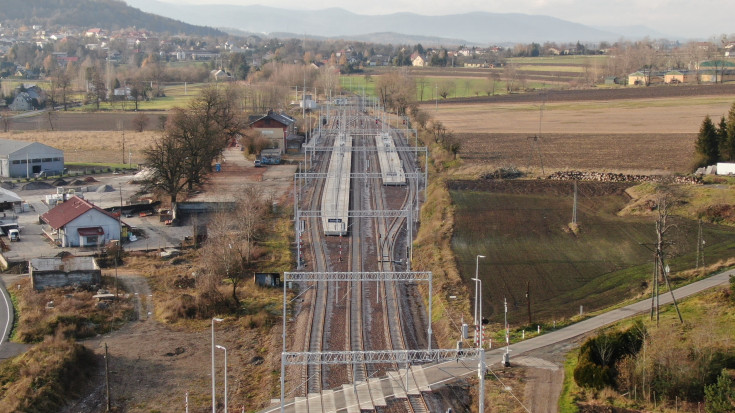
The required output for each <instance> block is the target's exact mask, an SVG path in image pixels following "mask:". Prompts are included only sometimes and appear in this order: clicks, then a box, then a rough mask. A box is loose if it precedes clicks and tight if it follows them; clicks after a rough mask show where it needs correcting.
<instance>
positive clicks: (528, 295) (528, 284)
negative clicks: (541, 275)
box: [526, 281, 533, 326]
mask: <svg viewBox="0 0 735 413" xmlns="http://www.w3.org/2000/svg"><path fill="white" fill-rule="evenodd" d="M526 304H527V305H528V325H529V326H530V325H532V324H533V321H531V281H526Z"/></svg>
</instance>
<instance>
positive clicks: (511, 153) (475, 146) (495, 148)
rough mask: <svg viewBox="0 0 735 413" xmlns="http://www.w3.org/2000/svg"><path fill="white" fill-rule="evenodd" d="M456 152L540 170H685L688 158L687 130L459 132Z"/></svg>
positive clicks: (493, 164) (491, 163) (476, 161)
mask: <svg viewBox="0 0 735 413" xmlns="http://www.w3.org/2000/svg"><path fill="white" fill-rule="evenodd" d="M457 135H458V136H459V137H460V139H461V140H462V150H461V151H460V156H461V157H462V159H463V160H465V163H467V164H470V165H471V166H478V167H487V168H488V169H495V168H509V167H512V168H517V169H526V170H533V171H535V172H540V171H541V169H542V168H541V166H542V165H543V170H544V172H545V173H546V174H549V173H550V172H553V171H558V170H587V171H593V170H594V171H598V172H622V173H643V174H670V173H686V172H689V171H691V166H692V164H693V158H694V136H693V135H688V134H651V133H649V134H589V135H586V134H549V135H542V137H541V139H539V140H533V139H529V134H518V133H460V134H457Z"/></svg>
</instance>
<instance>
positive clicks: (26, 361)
mask: <svg viewBox="0 0 735 413" xmlns="http://www.w3.org/2000/svg"><path fill="white" fill-rule="evenodd" d="M96 365H97V360H96V359H95V357H94V355H93V354H92V352H91V351H90V350H87V349H86V348H85V347H84V346H82V345H80V344H76V343H74V341H73V340H70V339H65V338H63V337H62V335H61V334H57V335H54V336H48V337H47V338H46V339H45V340H44V341H43V342H41V343H39V344H36V345H35V346H33V347H32V348H31V349H30V350H28V351H27V352H26V353H24V354H22V355H20V356H17V357H14V358H11V359H7V360H4V361H3V362H2V363H0V383H2V386H0V411H3V412H21V411H22V412H51V411H59V409H61V408H62V407H63V406H64V405H65V404H66V401H68V400H71V399H73V398H74V397H77V396H79V392H80V391H81V390H82V388H83V387H84V386H85V385H86V384H87V382H88V381H89V380H90V378H91V376H92V373H93V371H94V370H95V368H96Z"/></svg>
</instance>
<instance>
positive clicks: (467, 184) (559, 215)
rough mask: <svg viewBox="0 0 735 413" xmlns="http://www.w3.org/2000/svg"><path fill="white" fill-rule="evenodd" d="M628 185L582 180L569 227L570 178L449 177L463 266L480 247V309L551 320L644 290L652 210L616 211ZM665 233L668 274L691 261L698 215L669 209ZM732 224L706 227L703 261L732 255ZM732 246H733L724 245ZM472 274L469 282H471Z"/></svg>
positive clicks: (522, 319) (523, 319)
mask: <svg viewBox="0 0 735 413" xmlns="http://www.w3.org/2000/svg"><path fill="white" fill-rule="evenodd" d="M629 186H630V184H625V183H599V182H579V186H578V208H577V221H578V224H579V232H578V233H577V234H575V233H573V232H572V231H571V230H570V229H569V225H568V224H569V223H570V222H571V219H572V206H573V183H572V182H563V181H541V180H506V181H495V180H480V181H453V182H450V183H449V188H450V194H451V197H452V201H453V203H454V205H455V207H456V210H455V223H454V224H455V225H454V236H453V239H452V249H453V250H454V252H455V254H456V257H457V262H458V265H459V268H460V271H461V273H462V274H466V275H467V277H465V278H470V277H469V275H470V274H472V275H474V273H475V257H476V255H485V256H487V258H485V259H481V260H480V265H479V269H480V271H479V275H480V278H482V280H483V281H484V282H483V283H482V287H483V299H484V304H483V308H484V310H485V311H484V313H485V315H486V316H487V315H489V316H490V318H491V321H492V322H502V320H503V298H504V297H506V298H507V299H508V307H509V308H508V310H509V314H508V317H509V320H510V321H511V322H512V323H513V324H525V323H527V322H528V315H527V310H526V299H525V293H526V285H527V283H530V292H531V306H532V315H533V316H532V317H533V321H534V323H535V322H548V323H551V322H552V321H553V320H559V319H561V318H562V317H569V316H572V315H574V314H577V313H578V312H579V306H580V305H582V306H584V310H585V312H588V311H593V310H596V309H601V308H604V307H607V306H611V305H614V304H616V303H618V302H620V301H622V300H625V299H630V298H634V297H641V296H642V294H644V293H646V292H647V291H648V289H649V283H650V278H651V275H652V271H653V254H652V252H651V250H650V249H649V248H650V247H651V245H652V243H653V242H654V239H655V231H654V222H653V218H651V217H641V216H618V215H617V212H618V211H619V210H620V209H622V208H623V206H625V205H626V203H627V202H628V201H629V196H628V195H627V194H626V193H625V189H626V188H628V187H629ZM675 222H676V224H677V225H676V228H675V229H673V230H672V231H671V233H670V236H669V240H670V241H672V242H673V245H672V246H671V247H670V250H671V252H672V254H673V256H672V257H671V258H670V259H669V261H668V262H669V265H670V267H671V271H672V274H673V275H674V276H676V272H677V271H680V270H684V269H688V268H692V267H694V265H695V259H696V240H697V223H696V222H694V221H691V220H686V219H682V218H675ZM733 235H735V230H733V229H732V228H728V227H720V226H715V225H705V226H704V239H705V240H706V250H705V257H706V260H707V262H708V263H712V262H714V261H716V260H718V259H719V258H723V257H728V256H730V255H731V251H732V248H734V247H735V238H733ZM728 250H729V251H728ZM470 283H471V282H470Z"/></svg>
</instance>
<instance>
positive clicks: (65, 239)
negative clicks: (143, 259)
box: [41, 196, 124, 247]
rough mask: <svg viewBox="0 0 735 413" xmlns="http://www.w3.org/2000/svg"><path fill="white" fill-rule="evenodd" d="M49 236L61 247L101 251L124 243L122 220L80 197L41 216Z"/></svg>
mask: <svg viewBox="0 0 735 413" xmlns="http://www.w3.org/2000/svg"><path fill="white" fill-rule="evenodd" d="M41 220H42V221H43V222H45V223H46V224H48V227H49V228H44V232H45V233H46V235H47V236H48V237H49V238H51V239H52V240H53V241H54V242H56V244H58V245H59V246H61V247H98V246H102V245H105V244H106V243H108V242H110V241H115V240H120V231H121V225H124V224H122V223H121V222H120V221H118V218H117V217H116V216H115V215H113V214H111V213H109V212H107V211H105V210H104V209H102V208H100V207H98V206H95V205H92V204H91V203H90V202H89V201H86V200H84V199H82V198H79V197H77V196H73V197H71V198H70V199H69V200H68V201H66V202H63V203H61V204H58V205H56V206H55V207H54V208H52V209H51V210H50V211H48V212H46V213H45V214H43V215H41Z"/></svg>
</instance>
